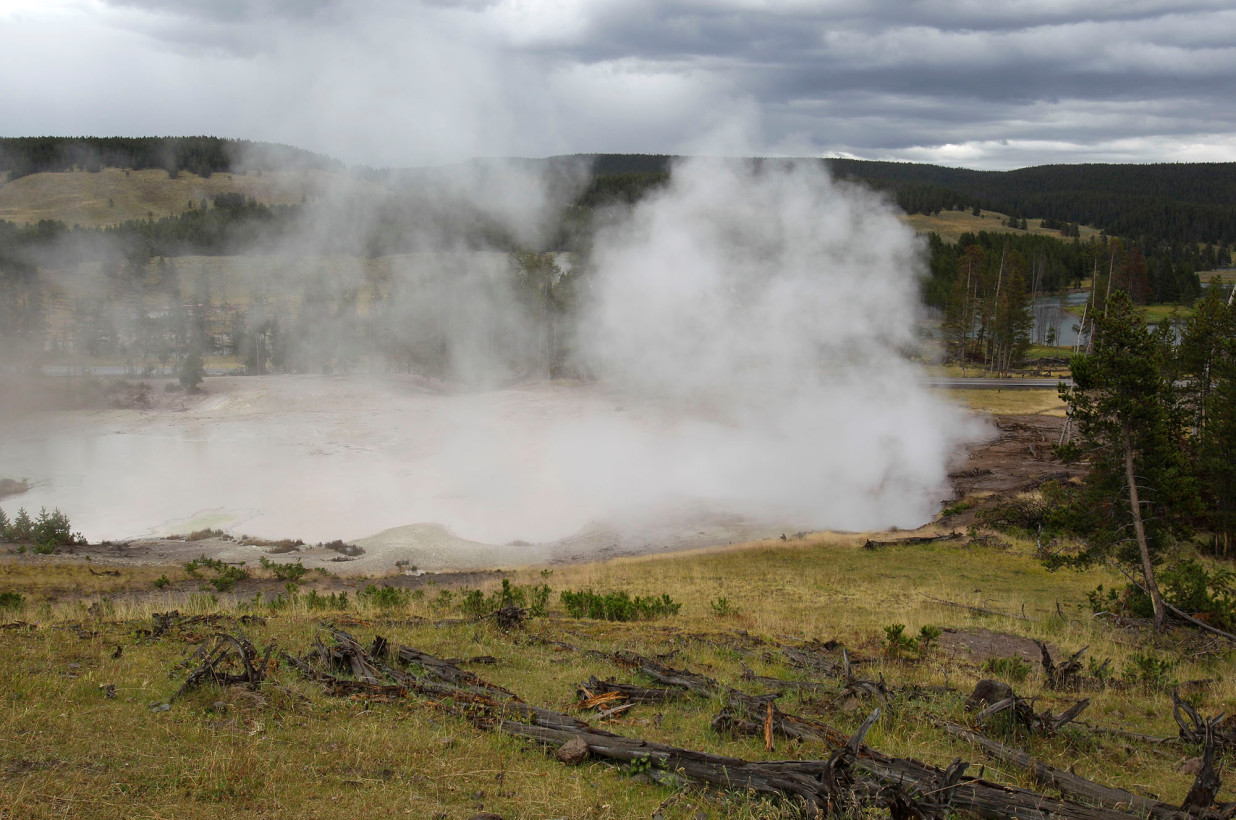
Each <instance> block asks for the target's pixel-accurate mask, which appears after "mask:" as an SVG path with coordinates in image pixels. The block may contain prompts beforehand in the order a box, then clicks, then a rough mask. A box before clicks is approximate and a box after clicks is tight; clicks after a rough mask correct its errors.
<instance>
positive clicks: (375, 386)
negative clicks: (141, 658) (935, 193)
mask: <svg viewBox="0 0 1236 820" xmlns="http://www.w3.org/2000/svg"><path fill="white" fill-rule="evenodd" d="M530 167H531V166H529V165H527V164H524V165H520V164H515V165H513V166H510V167H503V166H501V165H499V164H491V165H488V166H481V167H480V168H479V169H478V168H475V167H474V168H471V169H460V170H461V173H460V174H458V175H457V176H456V177H455V178H454V179H453V180H452V179H451V178H450V177H449V176H448V177H447V182H446V183H445V184H444V183H443V182H442V178H441V177H438V178H437V179H438V181H437V182H436V183H435V186H436V187H427V188H426V190H428V191H431V192H432V193H424V192H422V197H423V198H424V199H423V201H424V202H426V203H428V204H426V205H425V207H424V210H423V213H424V214H427V215H428V217H432V216H433V215H434V214H435V213H438V212H439V211H440V210H441V209H442V208H443V207H446V206H442V204H441V203H443V202H446V203H448V205H449V207H450V208H458V209H459V210H460V211H461V212H462V213H466V214H475V213H480V214H481V215H482V216H483V217H484V219H485V220H487V223H486V224H488V225H491V226H492V225H498V226H500V227H502V228H504V229H505V230H506V231H507V235H508V236H513V237H516V238H517V239H518V240H519V241H520V242H527V243H529V244H530V245H532V244H534V243H536V242H537V241H538V239H539V238H541V237H543V236H544V235H545V231H546V229H547V226H548V225H551V224H552V222H553V218H554V215H555V214H556V213H558V212H559V211H560V210H561V208H562V206H563V203H565V202H569V201H570V199H571V196H572V195H573V192H574V191H576V190H577V189H578V185H579V181H580V175H579V173H578V169H571V168H568V169H567V170H566V172H563V171H561V169H559V171H558V172H556V173H550V174H545V175H544V176H538V175H535V174H532V173H531V171H530ZM321 203H322V205H321V207H320V208H319V209H318V210H316V211H310V212H309V213H308V214H307V215H306V217H307V220H306V223H305V224H304V225H303V226H302V229H301V231H300V232H299V233H297V234H295V235H292V236H289V235H288V234H287V233H284V234H281V235H280V236H279V237H278V238H269V237H268V238H266V239H267V240H268V241H266V243H265V244H263V242H262V241H261V240H260V238H259V242H258V244H257V245H256V246H255V248H257V249H263V250H264V251H265V252H266V253H271V252H272V251H273V252H274V254H273V255H271V256H265V257H259V256H251V257H235V258H234V259H235V261H234V262H230V261H228V259H226V258H220V259H217V260H214V259H209V260H201V259H199V260H198V261H197V262H196V263H190V262H184V260H182V261H175V260H173V263H172V267H173V269H174V270H180V269H182V268H184V265H192V264H196V265H198V267H199V268H202V269H203V270H205V269H206V268H207V267H209V268H210V269H211V270H214V269H216V267H217V268H218V269H220V270H222V269H223V268H225V267H226V266H227V265H229V264H234V265H235V266H236V267H237V268H238V269H239V270H241V271H242V272H243V276H239V277H238V278H235V279H234V281H233V283H232V285H231V286H229V287H230V288H231V289H233V290H235V291H236V292H241V293H250V292H252V293H256V292H257V288H258V284H261V286H262V288H264V291H263V292H265V293H266V294H267V296H269V297H272V298H271V299H269V300H266V299H265V298H264V299H262V300H258V299H257V298H256V297H255V298H254V300H252V301H251V303H250V305H249V311H250V312H249V316H248V320H249V329H248V330H247V331H246V333H247V336H246V338H247V339H249V340H250V341H249V342H247V344H252V343H254V340H255V339H258V336H257V335H256V334H257V333H258V329H259V328H260V327H264V326H267V325H269V324H271V323H272V322H274V318H275V317H277V316H279V315H282V316H283V317H284V318H283V319H281V320H280V321H286V322H287V324H285V325H281V326H280V327H282V330H280V331H279V332H278V333H273V334H272V335H271V336H270V340H271V341H270V342H269V348H270V349H274V348H276V347H278V344H284V345H287V349H286V350H285V351H284V352H283V353H282V354H281V355H282V359H281V361H282V362H283V364H282V365H281V366H280V365H278V364H277V363H275V362H274V359H272V365H271V366H272V369H275V370H277V369H280V368H282V369H287V370H293V371H297V372H300V373H302V374H303V373H312V372H317V373H324V372H338V371H340V370H342V371H344V372H349V371H350V372H352V373H358V372H365V371H368V374H367V375H364V376H360V375H354V376H346V375H345V376H329V377H326V376H307V375H297V376H265V377H256V378H244V377H237V378H235V379H230V380H208V381H207V383H206V389H207V392H208V396H207V397H206V399H205V400H202V401H199V402H197V403H196V404H193V405H192V406H190V407H188V408H187V409H186V410H185V412H184V413H166V412H165V413H157V412H156V413H148V414H143V413H139V412H137V411H124V412H116V413H113V414H107V415H103V416H99V417H94V416H88V417H82V418H76V417H75V418H74V420H68V419H67V418H65V419H62V418H61V417H60V416H46V417H43V418H42V419H39V420H37V421H30V420H27V421H26V422H21V423H18V422H12V423H11V424H9V426H8V427H7V429H6V431H5V433H6V434H5V436H4V437H2V438H0V475H12V476H15V477H16V476H29V477H30V478H32V479H33V480H34V481H35V484H36V486H35V488H34V489H32V490H31V491H30V493H29V494H28V495H26V496H24V497H21V498H18V499H8V500H7V504H6V507H7V508H8V511H9V512H10V513H11V512H13V508H14V507H16V506H17V505H18V504H23V505H25V506H27V507H28V508H32V509H36V510H37V509H38V507H39V506H41V505H44V504H45V505H46V506H47V507H48V508H49V509H51V508H52V507H53V506H58V507H61V508H62V509H64V510H65V511H66V512H67V513H69V514H70V516H71V517H72V519H73V522H74V525H75V527H77V528H80V529H82V531H83V532H85V534H86V535H87V536H89V537H90V538H92V539H98V538H124V537H130V536H133V535H139V534H146V535H150V534H158V533H165V532H168V531H177V530H188V529H193V528H198V527H203V526H221V527H223V528H224V529H231V530H233V531H243V532H246V533H249V534H252V535H258V536H264V537H302V538H305V539H310V540H317V539H321V540H327V539H331V538H337V537H353V538H354V537H357V536H362V535H366V534H369V533H375V532H378V531H381V530H389V532H384V533H383V534H382V536H380V537H379V538H378V539H376V541H375V540H374V539H370V542H372V543H371V544H370V546H367V548H369V549H371V552H376V551H377V550H378V548H379V547H383V546H385V547H396V548H398V549H400V550H402V551H403V552H402V553H401V555H402V556H404V557H410V559H411V560H412V562H413V563H418V564H420V565H421V566H431V565H434V561H431V560H429V559H422V558H421V557H420V556H419V554H418V553H417V550H418V549H420V550H422V552H423V551H426V550H428V547H427V546H426V543H427V542H426V539H427V538H429V535H427V533H428V532H429V530H427V529H426V528H425V527H424V526H407V525H422V524H425V523H431V522H432V523H436V524H440V525H442V526H444V527H446V528H447V529H449V530H450V531H451V532H452V533H453V534H454V535H455V536H458V537H459V538H464V539H471V540H474V541H478V542H484V543H489V544H508V543H511V542H516V541H518V542H533V543H538V544H542V545H549V546H546V547H545V548H544V549H542V548H536V549H533V548H531V547H514V546H513V547H504V548H502V549H500V550H498V551H497V552H492V551H491V552H487V553H486V554H485V556H484V558H483V559H481V558H477V559H476V562H477V563H480V562H482V560H483V561H484V562H489V563H505V562H510V561H515V560H523V559H526V560H541V559H550V558H554V557H568V556H575V555H587V554H589V553H590V552H592V551H593V550H597V549H603V548H604V547H606V546H613V545H619V546H621V545H622V544H624V543H625V544H628V545H631V546H633V547H636V548H638V547H641V546H657V545H667V544H672V543H679V544H686V543H688V541H689V540H690V539H689V538H684V537H683V534H684V533H686V534H687V535H689V536H691V537H692V538H695V536H700V533H701V532H706V535H704V536H700V538H705V537H706V538H711V539H714V540H729V539H730V538H738V537H747V536H750V535H752V534H756V533H761V532H762V533H764V534H769V533H775V532H788V531H794V530H799V529H802V530H809V529H846V530H865V529H875V528H884V527H889V526H898V527H913V526H917V525H919V524H922V523H924V522H925V521H927V520H929V519H930V518H931V516H932V515H933V514H934V513H935V512H936V510H937V509H938V506H939V503H940V501H941V500H942V499H943V498H945V497H946V496H947V495H948V494H949V488H948V486H947V475H946V470H947V463H948V461H949V459H950V457H951V456H952V455H953V454H954V453H955V452H956V451H957V449H958V448H959V447H961V446H963V445H964V444H966V443H967V442H969V441H972V440H974V439H975V438H977V437H978V435H979V433H980V431H979V430H978V429H977V426H976V422H974V421H973V420H972V419H971V418H970V417H969V416H968V415H967V414H966V413H965V412H963V411H962V410H961V409H959V408H957V407H955V406H953V405H951V404H949V403H948V402H947V401H945V400H944V399H942V398H940V397H938V396H936V395H934V394H933V393H931V392H930V391H929V390H928V389H926V388H925V387H924V386H923V385H922V384H921V381H920V376H921V368H920V367H919V366H918V365H917V364H915V363H913V362H912V361H910V360H909V359H908V358H907V351H909V350H911V349H913V348H914V347H915V346H916V344H917V340H918V326H917V325H918V320H919V299H918V293H919V287H918V280H919V276H920V274H921V273H922V266H923V264H924V255H923V253H922V248H921V247H920V242H919V240H918V239H916V237H915V236H914V234H913V233H912V231H911V230H910V229H909V228H908V227H907V226H906V225H905V224H904V223H903V222H902V221H901V220H900V219H899V217H898V214H897V213H896V211H895V209H894V208H893V206H892V205H890V204H889V203H888V201H887V200H886V199H885V198H883V197H881V196H879V195H877V194H875V193H872V192H870V191H868V190H866V189H864V188H860V187H857V186H853V185H850V184H846V183H841V182H837V181H834V180H832V179H831V178H830V177H829V176H828V175H827V173H826V171H825V169H824V168H823V166H822V164H821V163H819V162H788V161H764V162H741V161H723V160H693V161H689V162H684V163H680V164H679V165H677V166H676V167H675V168H674V169H673V173H672V175H671V179H670V180H669V182H668V184H667V185H665V186H664V187H663V188H661V189H659V190H657V191H655V192H653V193H651V194H649V195H648V196H647V197H645V198H644V199H643V200H641V201H640V202H639V203H638V204H636V205H635V206H633V207H631V208H625V209H618V210H615V211H613V212H610V213H607V214H604V215H602V216H601V218H599V219H598V220H597V222H599V223H600V224H601V225H602V227H600V228H598V229H597V231H596V232H595V234H594V235H593V236H592V237H591V245H590V252H589V253H588V254H585V255H582V256H581V257H580V258H578V259H574V260H567V259H566V258H564V257H559V259H558V261H559V263H560V264H561V265H562V266H564V267H567V266H569V265H571V264H578V265H581V266H582V268H581V270H577V271H575V273H577V274H578V276H576V277H574V279H573V281H574V282H575V283H576V284H575V288H574V290H573V292H572V296H571V300H572V309H571V310H570V311H567V312H566V313H563V314H561V315H560V316H559V318H558V319H557V320H555V321H558V322H561V325H552V324H550V323H549V322H550V318H549V313H548V312H547V311H546V307H545V305H544V304H543V302H538V301H537V299H538V298H539V297H537V296H536V294H537V293H539V291H537V290H536V289H535V288H534V289H531V290H530V289H528V288H527V287H526V286H519V287H517V285H516V282H515V280H513V279H512V271H513V270H514V267H513V263H512V260H511V258H510V257H509V255H507V254H501V253H496V252H493V251H483V250H477V249H476V248H477V245H476V243H475V242H469V243H468V244H466V245H464V247H466V248H467V249H466V250H460V249H458V248H452V247H451V241H452V240H451V239H450V237H449V236H447V235H445V234H443V235H434V232H435V231H436V230H437V229H436V228H435V227H434V225H435V223H434V221H433V219H431V218H428V217H426V218H423V219H420V220H418V221H412V222H411V223H410V224H409V225H408V226H406V227H407V228H408V229H411V230H418V231H423V232H424V233H425V241H424V243H423V244H424V246H425V247H426V248H427V249H432V252H430V251H429V250H426V251H425V252H417V253H408V254H400V255H393V256H388V257H382V258H379V259H359V258H356V257H342V258H341V257H338V256H336V257H329V256H328V255H324V251H323V250H322V249H321V248H319V247H317V245H316V244H315V243H317V242H318V241H319V237H323V236H325V237H328V238H329V237H331V236H334V235H336V234H339V233H342V234H344V235H356V236H364V235H366V232H367V231H368V230H369V229H370V227H371V225H372V223H374V222H375V221H376V220H377V217H375V215H374V212H373V211H372V210H366V209H365V208H363V207H360V206H359V205H356V204H355V202H354V201H353V199H352V198H350V197H348V196H344V197H341V198H339V199H338V200H337V201H336V200H334V199H332V198H331V197H329V196H324V197H322V199H321ZM349 203H351V204H349ZM414 204H415V203H414ZM431 206H432V207H431ZM417 207H420V206H417ZM434 208H437V209H438V210H434ZM409 212H410V213H414V214H415V213H419V212H418V211H416V209H415V208H412V210H411V211H409ZM396 213H399V212H398V211H396ZM324 226H328V227H329V230H327V229H326V227H324ZM297 247H301V248H304V250H303V251H302V252H301V254H302V255H300V256H297V255H296V252H295V249H296V248H297ZM182 262H184V264H182ZM184 269H186V270H187V269H188V268H184ZM66 275H72V274H71V272H70V273H69V274H66ZM202 275H205V274H202ZM203 281H204V280H202V279H200V278H195V279H194V280H193V284H192V287H199V286H201V284H202V282H203ZM184 287H185V288H186V290H188V289H190V287H191V285H190V282H189V281H188V280H186V281H185V283H184ZM215 287H222V285H220V284H219V283H218V282H216V285H215ZM292 294H301V297H300V304H299V307H298V308H293V309H292V312H291V313H290V314H288V313H287V312H286V311H287V309H288V308H287V306H286V305H281V304H280V303H279V301H278V300H277V299H275V298H273V297H287V296H289V295H292ZM379 296H380V297H381V298H379ZM358 302H366V303H367V304H368V305H369V308H368V309H369V314H368V316H367V320H368V322H369V324H368V325H366V324H364V322H362V321H361V319H363V318H366V317H364V315H363V314H358V311H357V308H356V305H357V303H358ZM263 311H265V312H263ZM280 311H284V313H282V314H281V313H280ZM571 319H573V320H574V325H573V326H572V325H569V324H568V321H569V320H571ZM274 323H275V324H278V323H277V322H274ZM366 327H367V328H368V330H362V329H363V328H366ZM369 333H372V334H374V335H375V336H377V337H380V338H379V339H378V340H377V341H375V340H374V339H369V338H368V337H367V335H366V334H369ZM551 337H552V338H551ZM280 340H282V341H280ZM277 343H278V344H277ZM263 344H265V343H263ZM270 349H268V347H261V350H262V351H264V354H263V355H266V354H269V353H270ZM551 349H552V350H555V351H564V350H565V351H569V352H570V355H569V356H568V357H567V360H566V361H564V362H562V363H561V368H562V370H561V372H563V373H567V374H572V375H574V376H576V377H578V378H570V379H558V380H549V379H548V378H547V376H548V374H549V372H550V370H552V369H553V367H554V366H555V365H550V364H549V362H550V361H551V359H552V356H551V354H550V352H549V351H550V350H551ZM426 362H428V363H430V364H431V365H432V367H430V366H429V365H427V364H426ZM392 371H393V372H394V373H395V374H396V375H390V374H391V373H392ZM258 372H261V368H259V370H258ZM417 373H419V374H421V375H420V376H417V375H406V374H417ZM426 377H429V378H426ZM462 385H467V387H466V388H464V387H462ZM6 424H8V423H7V422H6ZM117 470H119V471H120V473H121V474H122V475H123V477H124V479H123V481H121V480H118V478H117V476H116V473H117ZM717 522H722V523H721V524H717ZM734 522H741V525H742V526H737V525H735V526H730V525H731V524H734ZM713 524H717V526H716V527H715V528H712V529H710V527H712V526H713ZM700 538H695V543H699V540H700ZM431 540H432V539H431ZM551 542H556V546H554V545H553V544H551ZM435 544H437V547H438V548H439V549H438V553H439V554H438V557H437V558H436V559H434V560H435V561H436V562H437V564H438V565H451V564H455V565H461V564H465V563H469V562H468V561H466V560H454V559H452V558H451V557H450V556H445V557H444V554H443V550H444V549H458V548H460V545H459V543H458V542H453V541H450V539H447V540H446V541H443V540H442V539H438V540H437V541H435ZM443 544H446V547H442V545H443ZM551 547H552V548H551ZM520 550H524V552H523V553H521V552H520ZM538 550H539V551H538ZM388 552H389V551H388ZM391 560H392V562H393V559H391Z"/></svg>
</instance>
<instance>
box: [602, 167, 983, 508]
mask: <svg viewBox="0 0 1236 820" xmlns="http://www.w3.org/2000/svg"><path fill="white" fill-rule="evenodd" d="M921 260H922V255H921V253H920V248H919V244H918V240H917V239H916V238H915V236H914V234H913V232H912V231H911V230H910V229H909V228H908V227H906V226H905V224H904V223H903V222H902V221H901V220H900V219H898V217H897V214H896V213H895V211H894V209H893V208H892V207H891V206H890V205H889V204H887V202H886V201H885V199H883V198H882V197H879V196H877V195H876V194H873V193H871V192H869V191H867V190H865V189H860V188H857V187H854V186H851V185H846V184H841V183H837V182H834V181H832V180H831V179H830V178H829V177H828V175H827V174H826V172H825V171H824V169H823V168H822V167H821V165H820V164H819V163H783V162H767V163H763V164H760V165H757V164H753V163H738V162H725V161H706V160H695V161H691V162H688V163H684V164H682V165H680V166H678V167H677V168H675V171H674V174H673V178H672V181H671V184H670V185H669V186H668V187H667V188H666V189H665V190H663V191H662V192H660V193H659V194H658V195H656V196H654V197H652V198H649V199H648V200H646V201H644V202H643V203H641V204H640V205H639V206H637V207H636V209H635V210H634V211H633V212H632V213H631V214H630V216H629V218H628V219H626V220H623V221H622V222H620V223H619V224H617V225H615V226H613V227H611V228H609V229H607V230H605V231H604V232H602V234H601V235H599V236H598V237H597V239H596V242H595V249H594V264H595V266H596V271H595V285H594V287H595V291H594V293H593V297H594V300H593V302H592V305H591V310H590V311H588V312H587V314H586V316H585V317H584V323H583V327H582V328H581V331H580V342H581V347H582V349H583V352H584V355H585V357H586V359H587V361H588V362H589V364H590V365H591V367H592V368H593V370H594V372H596V373H597V375H598V376H600V378H601V379H602V381H603V382H606V383H608V384H610V385H611V386H613V387H614V388H616V389H618V390H620V391H621V392H623V393H627V394H630V395H632V396H638V397H640V399H642V400H643V401H645V402H649V403H651V406H653V407H659V408H661V410H662V411H663V412H662V415H663V418H662V421H661V423H660V424H659V425H657V426H656V427H655V428H653V429H652V430H646V431H645V433H646V435H645V436H644V437H643V438H642V439H641V438H640V437H634V440H631V441H628V442H626V443H625V444H624V446H621V447H615V446H613V442H612V441H611V442H609V444H608V447H607V450H606V452H607V456H608V460H609V463H608V464H606V466H605V468H604V472H605V474H607V475H611V476H615V477H616V478H615V484H619V483H621V484H624V485H625V486H627V487H628V488H630V490H631V491H634V492H635V493H637V494H638V495H639V496H640V497H641V498H640V504H639V506H647V505H648V504H649V503H651V502H653V501H655V500H656V499H665V498H674V497H686V498H692V497H693V498H697V499H702V500H706V501H708V502H709V503H710V504H714V505H717V506H718V507H719V508H721V509H725V510H728V511H730V512H735V513H742V514H744V515H747V516H752V517H756V518H762V519H769V520H779V521H790V522H801V525H802V526H804V527H828V528H838V529H869V528H876V527H887V526H893V525H896V526H917V525H919V524H922V523H923V522H924V521H926V520H928V519H929V518H930V517H931V515H932V514H933V513H934V512H935V511H936V510H937V509H938V505H939V502H940V500H941V499H942V498H943V497H944V496H945V495H946V494H947V486H946V479H947V476H946V462H947V460H948V458H949V456H950V454H951V453H952V452H953V451H954V450H955V449H956V447H957V446H958V445H959V444H960V443H961V442H962V441H964V440H965V439H967V438H970V437H972V435H973V430H972V428H970V427H969V423H968V422H967V421H966V420H965V417H964V415H963V414H962V413H961V412H960V411H959V410H958V409H957V408H956V407H954V406H952V405H949V404H947V403H946V402H944V401H942V400H941V399H939V398H937V397H935V396H933V395H932V394H930V393H929V392H928V391H927V390H926V389H924V388H923V387H922V386H921V385H920V384H919V382H918V376H919V368H918V367H916V366H915V365H913V364H912V363H910V362H909V361H907V359H906V358H905V355H904V351H905V350H906V349H908V348H910V347H912V346H913V345H914V344H915V341H916V333H917V319H918V305H919V302H918V288H917V279H918V276H919V274H920V272H921V264H922V261H921ZM598 460H599V459H598ZM628 494H629V493H622V492H620V491H618V490H617V488H616V487H615V488H613V492H612V497H614V498H621V497H623V496H624V495H628Z"/></svg>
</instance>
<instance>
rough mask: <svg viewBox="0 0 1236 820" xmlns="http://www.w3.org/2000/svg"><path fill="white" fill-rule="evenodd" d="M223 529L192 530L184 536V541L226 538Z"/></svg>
mask: <svg viewBox="0 0 1236 820" xmlns="http://www.w3.org/2000/svg"><path fill="white" fill-rule="evenodd" d="M227 537H228V536H227V533H225V532H224V531H223V530H194V531H193V532H191V533H189V534H188V535H186V536H185V540H186V541H205V540H206V539H207V538H227Z"/></svg>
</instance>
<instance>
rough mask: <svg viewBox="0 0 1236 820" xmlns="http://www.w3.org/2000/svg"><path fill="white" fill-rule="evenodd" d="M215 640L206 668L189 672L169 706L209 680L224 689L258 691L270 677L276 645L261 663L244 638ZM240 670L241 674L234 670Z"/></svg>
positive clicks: (220, 635)
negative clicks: (264, 680)
mask: <svg viewBox="0 0 1236 820" xmlns="http://www.w3.org/2000/svg"><path fill="white" fill-rule="evenodd" d="M215 638H216V641H215V646H214V648H213V649H211V650H210V651H209V652H208V653H206V655H205V659H204V660H203V661H202V665H201V666H199V667H198V668H197V669H195V670H194V671H193V672H190V673H189V676H188V677H187V678H185V682H184V683H183V684H181V686H180V688H179V689H177V690H176V694H174V695H172V696H171V698H169V699H168V703H171V702H172V701H174V700H176V699H177V698H179V697H180V696H181V695H183V694H185V693H187V692H189V691H191V690H193V689H195V688H197V687H198V686H201V685H202V684H204V683H206V682H207V681H210V682H212V683H216V684H219V685H221V686H235V685H238V684H242V683H243V684H245V685H246V686H248V687H249V688H250V689H257V688H258V686H259V685H261V683H262V681H263V679H265V677H266V670H267V669H268V668H269V665H270V659H271V656H272V655H273V654H274V652H275V644H273V643H271V644H269V645H268V646H267V647H266V654H265V655H264V656H262V658H261V660H259V659H258V651H257V649H256V648H255V647H254V646H253V644H251V643H250V642H249V641H248V639H246V638H245V637H244V636H243V635H241V636H235V637H234V636H232V635H228V634H226V633H223V632H220V633H217V634H216V635H215ZM236 668H239V671H236V672H233V671H230V670H232V669H236Z"/></svg>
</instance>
